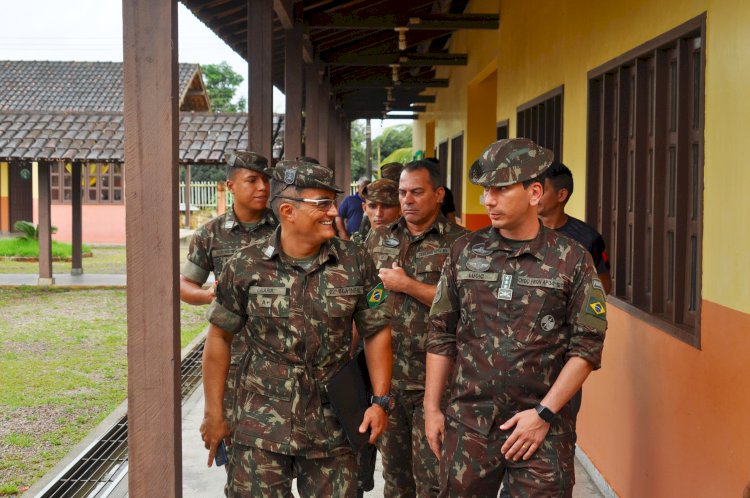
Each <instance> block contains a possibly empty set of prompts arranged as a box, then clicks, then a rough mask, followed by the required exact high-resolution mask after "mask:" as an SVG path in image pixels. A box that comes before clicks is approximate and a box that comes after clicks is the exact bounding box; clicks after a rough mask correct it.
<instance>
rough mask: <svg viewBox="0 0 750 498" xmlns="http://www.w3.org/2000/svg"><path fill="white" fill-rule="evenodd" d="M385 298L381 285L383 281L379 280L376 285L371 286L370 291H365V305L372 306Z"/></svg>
mask: <svg viewBox="0 0 750 498" xmlns="http://www.w3.org/2000/svg"><path fill="white" fill-rule="evenodd" d="M384 300H385V288H384V287H383V282H380V283H379V284H378V285H376V286H375V287H373V288H372V290H371V291H370V292H368V293H367V305H368V306H369V307H370V308H374V307H376V306H378V305H380V303H382V302H383V301H384Z"/></svg>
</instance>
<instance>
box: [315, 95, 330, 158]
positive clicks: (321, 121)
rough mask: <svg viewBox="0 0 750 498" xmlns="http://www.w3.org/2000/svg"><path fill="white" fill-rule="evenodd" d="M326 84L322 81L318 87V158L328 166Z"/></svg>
mask: <svg viewBox="0 0 750 498" xmlns="http://www.w3.org/2000/svg"><path fill="white" fill-rule="evenodd" d="M329 99H330V98H329V95H328V84H327V83H326V82H325V81H324V82H322V83H321V85H320V87H319V88H318V104H319V107H318V159H319V160H320V164H323V165H325V166H328V163H329V158H328V112H329V111H328V108H329V105H328V101H329Z"/></svg>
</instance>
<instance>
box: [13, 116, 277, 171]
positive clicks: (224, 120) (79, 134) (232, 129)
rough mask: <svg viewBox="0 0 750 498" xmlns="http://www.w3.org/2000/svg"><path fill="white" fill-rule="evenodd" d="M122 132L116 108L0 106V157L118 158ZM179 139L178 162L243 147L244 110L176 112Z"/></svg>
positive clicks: (213, 158) (206, 159) (214, 159)
mask: <svg viewBox="0 0 750 498" xmlns="http://www.w3.org/2000/svg"><path fill="white" fill-rule="evenodd" d="M278 119H279V115H274V123H277V122H278V121H277V120H278ZM274 129H275V127H274ZM123 136H124V131H123V117H122V114H121V113H64V112H58V113H18V112H3V111H0V160H3V161H7V160H27V161H57V160H65V161H92V162H95V161H101V162H122V161H124V159H125V158H124V151H123ZM279 136H280V137H283V126H282V129H281V131H280V132H279ZM179 139H180V143H179V149H180V162H181V163H192V164H211V163H219V162H221V160H222V157H223V156H224V152H225V150H230V149H245V148H247V114H246V113H193V112H181V113H180V137H179ZM279 139H280V138H279ZM277 141H278V140H277Z"/></svg>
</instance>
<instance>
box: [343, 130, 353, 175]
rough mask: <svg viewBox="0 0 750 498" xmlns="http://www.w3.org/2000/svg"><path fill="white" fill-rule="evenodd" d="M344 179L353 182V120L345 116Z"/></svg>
mask: <svg viewBox="0 0 750 498" xmlns="http://www.w3.org/2000/svg"><path fill="white" fill-rule="evenodd" d="M344 179H345V180H346V184H347V185H349V184H350V183H351V182H352V122H351V120H349V118H348V117H346V116H344Z"/></svg>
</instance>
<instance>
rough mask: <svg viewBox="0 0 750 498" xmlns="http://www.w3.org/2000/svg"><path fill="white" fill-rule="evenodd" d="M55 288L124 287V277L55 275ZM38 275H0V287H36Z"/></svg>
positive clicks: (118, 275)
mask: <svg viewBox="0 0 750 498" xmlns="http://www.w3.org/2000/svg"><path fill="white" fill-rule="evenodd" d="M53 277H54V279H55V283H54V284H52V285H54V286H55V287H125V285H126V281H127V279H126V276H125V275H123V274H109V275H106V274H95V273H84V274H83V275H71V274H69V273H56V274H54V275H53ZM38 280H39V275H37V274H35V273H0V287H16V286H20V285H34V286H35V285H37V283H38Z"/></svg>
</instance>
